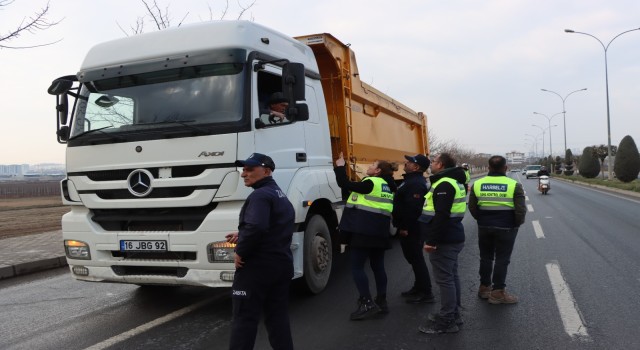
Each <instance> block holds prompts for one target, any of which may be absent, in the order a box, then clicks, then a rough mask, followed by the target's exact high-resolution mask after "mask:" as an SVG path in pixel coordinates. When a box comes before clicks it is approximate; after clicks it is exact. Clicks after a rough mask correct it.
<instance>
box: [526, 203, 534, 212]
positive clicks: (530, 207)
mask: <svg viewBox="0 0 640 350" xmlns="http://www.w3.org/2000/svg"><path fill="white" fill-rule="evenodd" d="M527 210H528V211H530V212H532V213H533V205H531V204H527Z"/></svg>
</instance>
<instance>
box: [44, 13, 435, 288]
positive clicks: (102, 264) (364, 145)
mask: <svg viewBox="0 0 640 350" xmlns="http://www.w3.org/2000/svg"><path fill="white" fill-rule="evenodd" d="M48 92H49V93H50V94H51V95H54V96H55V97H56V120H57V139H58V142H60V143H63V144H66V177H65V178H64V179H63V180H62V181H61V182H60V186H61V193H62V200H63V203H64V204H65V205H68V206H69V207H70V211H69V212H68V213H67V214H65V215H63V217H62V233H63V241H64V247H65V253H66V258H67V262H68V265H69V269H70V271H71V275H72V276H73V277H74V278H75V279H77V280H82V281H93V282H114V283H131V284H138V285H193V286H206V287H230V286H231V284H232V282H233V278H234V272H235V269H234V264H233V258H234V245H233V244H230V243H228V242H226V240H225V235H227V234H229V233H231V232H234V231H237V227H238V217H239V212H240V208H241V207H242V204H243V201H244V200H245V199H246V197H247V196H248V195H249V194H250V193H251V189H250V188H247V187H245V186H244V185H243V182H242V181H240V174H241V171H242V168H239V167H237V166H236V165H235V164H234V163H235V161H236V160H241V159H246V158H247V157H248V156H249V155H251V154H252V153H253V152H259V153H263V154H267V155H269V156H270V157H271V158H272V159H273V160H274V162H275V164H276V170H275V172H274V173H273V177H274V179H275V180H276V182H277V183H278V184H279V186H280V187H281V188H282V190H283V192H285V194H286V196H287V198H288V199H289V200H290V201H291V203H292V204H293V207H294V208H295V232H294V234H293V240H292V244H291V250H292V253H293V256H294V279H299V281H300V282H299V283H300V284H301V285H302V286H303V287H305V288H306V289H308V291H310V292H311V293H319V292H321V291H322V290H323V289H324V288H325V286H326V284H327V282H328V280H329V277H330V274H331V268H332V262H333V256H334V254H337V252H339V251H340V244H339V240H338V229H337V226H338V222H339V220H340V217H341V215H342V211H343V208H344V204H345V202H344V198H343V195H342V191H341V189H340V188H339V187H338V185H337V183H336V179H335V175H334V172H333V161H334V159H336V158H337V157H338V155H339V154H340V153H343V154H344V157H345V159H347V162H348V176H349V178H350V179H352V180H353V181H356V180H358V179H360V178H361V176H362V175H363V174H364V173H365V171H366V167H367V166H368V165H369V164H370V163H372V162H373V161H375V160H377V159H385V160H391V161H397V162H402V161H404V158H403V155H405V154H417V153H423V154H428V153H429V143H428V139H427V135H428V133H427V120H426V117H425V115H424V114H423V113H417V112H415V111H413V110H411V109H410V108H408V107H407V106H405V105H404V104H402V103H400V102H398V101H397V100H395V99H393V98H391V97H389V96H387V95H385V94H384V93H382V92H380V91H379V90H377V89H375V88H373V87H372V86H370V85H368V84H366V83H365V82H363V81H362V80H361V79H360V73H359V71H358V67H357V64H356V58H355V54H354V52H353V50H351V48H350V45H346V44H344V43H342V42H340V41H339V40H338V39H336V38H335V37H334V36H332V35H331V34H327V33H322V34H316V35H306V36H300V37H297V38H292V37H289V36H286V35H284V34H281V33H279V32H277V31H275V30H272V29H269V28H266V27H264V26H262V25H259V24H256V23H254V22H250V21H211V22H203V23H198V24H192V25H184V26H180V27H178V28H171V29H165V30H162V31H158V32H152V33H146V34H141V35H136V36H130V37H126V38H122V39H117V40H113V41H109V42H104V43H101V44H98V45H96V46H94V47H93V48H91V49H90V50H89V52H88V53H87V55H86V57H85V58H84V61H83V63H82V65H81V67H80V70H79V72H78V73H77V74H75V75H67V76H62V77H60V78H58V79H55V80H54V81H53V82H52V84H51V86H50V87H49V89H48ZM277 92H280V93H282V94H283V95H284V97H285V98H286V100H287V101H288V107H287V109H286V120H285V121H284V122H282V123H272V122H271V121H270V120H269V119H265V116H266V114H265V113H267V112H264V111H265V109H266V108H268V106H267V104H268V99H269V96H270V95H272V94H273V93H277ZM400 175H401V174H400V173H397V174H395V176H396V177H397V178H400Z"/></svg>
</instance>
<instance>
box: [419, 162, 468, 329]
mask: <svg viewBox="0 0 640 350" xmlns="http://www.w3.org/2000/svg"><path fill="white" fill-rule="evenodd" d="M431 172H432V173H433V174H434V175H432V176H431V177H430V178H429V180H430V181H431V189H430V190H429V192H428V193H427V195H426V196H425V204H424V207H423V209H422V215H420V218H419V219H418V221H419V222H420V230H421V232H422V234H423V235H424V237H425V245H424V250H425V251H426V252H427V253H429V261H430V262H431V266H432V268H433V276H434V278H435V281H436V283H437V284H438V286H439V287H440V311H439V312H438V314H435V315H429V320H430V321H432V322H429V323H427V324H426V325H423V326H419V327H418V330H419V331H420V332H423V333H428V334H437V333H455V332H458V331H459V328H458V326H459V325H460V324H462V318H461V316H460V305H461V304H460V292H461V290H460V278H459V276H458V255H459V254H460V252H461V251H462V248H463V247H464V240H465V235H464V226H463V225H462V218H463V217H464V214H465V212H466V210H467V203H466V199H467V195H466V192H465V190H464V181H465V174H464V170H462V168H461V167H456V161H455V159H454V158H453V157H452V156H451V155H449V154H448V153H440V154H439V155H438V156H436V158H435V159H434V160H433V161H432V162H431Z"/></svg>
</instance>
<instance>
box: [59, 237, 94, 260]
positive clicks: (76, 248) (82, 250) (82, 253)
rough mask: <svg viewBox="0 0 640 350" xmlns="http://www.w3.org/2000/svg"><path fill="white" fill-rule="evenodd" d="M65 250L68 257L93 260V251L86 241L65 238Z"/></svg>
mask: <svg viewBox="0 0 640 350" xmlns="http://www.w3.org/2000/svg"><path fill="white" fill-rule="evenodd" d="M64 251H65V253H66V254H67V258H70V259H81V260H91V252H90V251H89V245H88V244H86V243H85V242H81V241H74V240H70V239H65V241H64Z"/></svg>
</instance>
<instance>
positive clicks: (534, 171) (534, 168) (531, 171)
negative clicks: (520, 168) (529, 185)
mask: <svg viewBox="0 0 640 350" xmlns="http://www.w3.org/2000/svg"><path fill="white" fill-rule="evenodd" d="M541 167H542V165H527V167H526V168H524V170H525V173H524V175H525V176H526V177H527V179H528V178H530V177H538V170H540V168H541Z"/></svg>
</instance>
